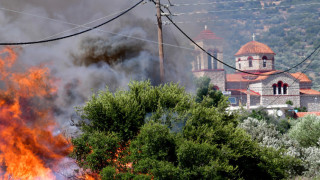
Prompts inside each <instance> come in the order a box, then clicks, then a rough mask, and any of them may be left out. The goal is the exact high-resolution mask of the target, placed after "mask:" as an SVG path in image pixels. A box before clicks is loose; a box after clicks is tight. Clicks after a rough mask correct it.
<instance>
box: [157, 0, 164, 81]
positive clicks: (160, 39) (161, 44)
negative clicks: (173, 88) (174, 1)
mask: <svg viewBox="0 0 320 180" xmlns="http://www.w3.org/2000/svg"><path fill="white" fill-rule="evenodd" d="M156 8H157V21H158V44H159V63H160V81H161V83H164V64H163V63H164V62H163V61H164V60H163V59H164V58H163V37H162V20H161V8H160V0H156Z"/></svg>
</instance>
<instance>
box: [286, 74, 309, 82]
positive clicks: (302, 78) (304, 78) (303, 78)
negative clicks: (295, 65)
mask: <svg viewBox="0 0 320 180" xmlns="http://www.w3.org/2000/svg"><path fill="white" fill-rule="evenodd" d="M291 75H292V76H293V77H294V78H296V79H299V80H300V82H308V83H311V82H312V81H311V80H310V79H309V78H308V76H307V75H306V74H304V73H302V72H296V73H291Z"/></svg>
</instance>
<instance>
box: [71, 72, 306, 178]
mask: <svg viewBox="0 0 320 180" xmlns="http://www.w3.org/2000/svg"><path fill="white" fill-rule="evenodd" d="M199 81H202V82H198V84H199V85H200V86H199V88H198V91H197V95H198V96H196V97H193V96H191V95H190V94H188V93H186V92H185V90H184V89H183V87H180V86H179V85H177V84H167V85H163V86H162V85H161V86H152V85H151V84H150V82H132V83H131V84H129V89H128V90H119V91H117V92H115V93H112V92H110V91H109V90H108V89H107V90H106V91H101V92H99V94H98V95H93V96H92V98H91V99H90V100H89V101H88V102H87V103H86V105H84V106H83V107H79V108H78V112H79V114H80V115H81V117H82V118H83V121H82V122H81V123H80V124H79V125H80V127H81V129H82V131H83V133H82V135H81V136H79V137H76V138H74V139H73V140H72V143H73V145H74V151H73V153H72V157H74V158H75V159H76V160H77V162H78V164H79V166H80V167H82V168H85V169H89V170H90V171H91V172H92V173H99V174H100V176H101V178H102V179H238V178H243V179H282V178H287V177H289V176H293V175H297V174H300V173H301V171H302V170H301V161H300V160H298V159H296V158H294V157H292V156H289V155H284V154H283V153H282V151H279V150H277V149H274V148H270V147H265V146H261V145H259V144H258V143H257V142H256V141H253V140H252V138H251V137H250V136H249V135H248V134H247V133H246V132H245V131H244V130H242V129H240V128H238V120H237V115H236V114H232V113H227V112H226V109H225V108H226V104H227V102H226V99H225V97H223V96H221V94H219V93H217V92H215V91H214V89H212V88H211V87H210V86H208V81H207V79H205V78H204V79H200V80H199ZM199 99H201V100H199Z"/></svg>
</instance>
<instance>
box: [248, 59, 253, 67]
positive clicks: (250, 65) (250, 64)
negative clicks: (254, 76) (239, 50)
mask: <svg viewBox="0 0 320 180" xmlns="http://www.w3.org/2000/svg"><path fill="white" fill-rule="evenodd" d="M252 59H253V58H252V57H251V56H250V57H248V62H249V67H252Z"/></svg>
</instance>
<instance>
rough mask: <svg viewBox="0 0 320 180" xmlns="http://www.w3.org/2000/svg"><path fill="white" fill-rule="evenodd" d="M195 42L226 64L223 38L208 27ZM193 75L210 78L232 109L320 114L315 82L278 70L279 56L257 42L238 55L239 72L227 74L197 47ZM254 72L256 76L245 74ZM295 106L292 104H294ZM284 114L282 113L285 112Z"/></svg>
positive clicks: (303, 75) (248, 45)
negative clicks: (291, 110) (294, 108)
mask: <svg viewBox="0 0 320 180" xmlns="http://www.w3.org/2000/svg"><path fill="white" fill-rule="evenodd" d="M194 41H195V42H196V43H197V44H198V45H200V46H201V47H202V48H203V49H205V50H206V51H207V52H209V53H210V54H211V55H212V56H214V57H217V58H218V59H219V60H221V61H223V45H224V42H223V38H221V37H218V36H216V35H215V33H213V32H212V31H210V30H208V29H207V27H205V30H203V31H202V32H200V34H199V35H198V36H197V37H196V38H194ZM194 48H195V54H194V55H195V59H194V61H193V62H192V72H193V74H194V75H195V76H196V77H202V76H207V77H209V78H210V79H211V83H212V84H213V85H214V87H215V89H218V90H220V91H222V92H223V93H224V94H225V95H227V96H229V101H230V105H231V106H230V109H239V108H240V107H241V106H243V107H246V108H248V109H254V108H258V107H264V108H266V109H267V110H268V111H269V112H270V113H279V112H280V114H278V115H279V116H282V114H281V111H279V110H283V111H286V110H289V109H292V107H300V108H303V107H305V108H306V109H307V110H308V111H309V112H317V111H320V92H319V91H316V90H314V89H312V88H311V87H312V81H311V80H310V79H309V77H308V76H307V75H306V74H304V73H302V72H296V73H289V72H283V71H280V70H277V69H276V68H275V66H274V64H275V61H276V53H275V52H274V51H273V50H272V49H271V48H270V47H269V46H268V45H266V44H263V43H261V42H258V41H255V40H254V35H253V41H250V42H248V43H246V44H245V45H243V46H242V47H241V48H240V49H239V50H238V52H236V54H235V55H234V56H235V61H234V63H235V65H234V67H236V68H237V69H238V71H236V72H235V73H233V74H227V73H226V71H225V69H224V65H223V64H222V63H220V62H218V61H217V60H215V59H214V58H212V57H211V56H209V55H208V54H206V53H205V52H203V51H202V50H201V49H199V48H198V47H197V46H194ZM239 70H240V71H244V72H250V73H252V74H248V73H243V72H240V71H239ZM290 104H292V105H290ZM283 111H282V112H283Z"/></svg>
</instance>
